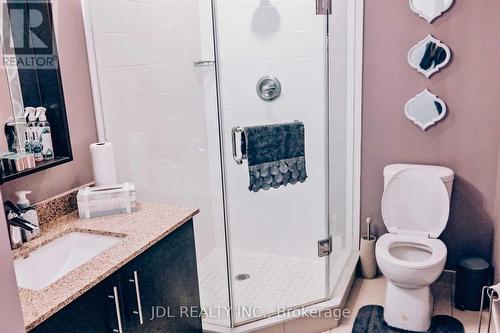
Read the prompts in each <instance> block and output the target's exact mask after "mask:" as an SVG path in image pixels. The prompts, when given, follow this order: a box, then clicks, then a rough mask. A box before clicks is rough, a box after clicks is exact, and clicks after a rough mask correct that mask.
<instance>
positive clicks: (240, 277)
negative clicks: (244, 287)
mask: <svg viewBox="0 0 500 333" xmlns="http://www.w3.org/2000/svg"><path fill="white" fill-rule="evenodd" d="M234 278H235V279H236V281H245V280H248V279H250V274H246V273H243V274H238V275H236V276H235V277H234Z"/></svg>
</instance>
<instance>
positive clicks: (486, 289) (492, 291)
mask: <svg viewBox="0 0 500 333" xmlns="http://www.w3.org/2000/svg"><path fill="white" fill-rule="evenodd" d="M492 287H493V286H484V287H483V290H482V291H481V310H479V327H478V333H481V326H482V325H481V324H482V321H483V304H484V295H485V294H486V295H488V297H489V299H490V303H489V312H490V314H489V317H488V330H487V331H486V332H488V333H489V332H490V330H491V314H492V312H493V301H495V300H498V299H499V298H500V295H498V293H497V292H496V290H495V289H493V288H492Z"/></svg>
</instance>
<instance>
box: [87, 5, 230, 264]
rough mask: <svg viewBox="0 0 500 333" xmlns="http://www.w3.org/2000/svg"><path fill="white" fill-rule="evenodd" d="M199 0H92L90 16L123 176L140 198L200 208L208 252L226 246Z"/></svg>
mask: <svg viewBox="0 0 500 333" xmlns="http://www.w3.org/2000/svg"><path fill="white" fill-rule="evenodd" d="M199 1H203V0H181V1H178V0H176V1H172V0H90V15H91V19H92V32H93V40H94V45H95V55H96V60H97V70H98V75H99V86H100V95H101V104H102V109H103V117H104V123H105V129H106V135H107V139H108V140H110V141H111V142H113V145H114V148H115V149H114V151H115V160H116V163H117V170H118V177H119V179H120V181H132V182H134V183H135V185H136V189H137V194H138V198H139V200H142V201H148V202H168V203H170V204H177V205H184V206H193V207H198V208H200V209H201V211H202V213H201V214H200V215H199V217H198V218H197V219H196V220H195V229H196V237H197V239H196V244H197V253H198V255H199V257H200V258H203V256H205V255H207V254H208V253H209V252H210V250H211V249H213V248H214V247H215V246H217V245H218V246H221V245H222V242H223V239H221V238H222V236H220V235H223V229H222V228H223V226H222V222H223V219H222V194H221V193H220V182H221V181H220V165H219V164H218V163H219V160H218V159H211V158H210V156H218V154H219V151H218V146H215V147H214V145H209V143H208V142H210V140H209V139H208V136H209V135H208V134H207V131H209V130H212V132H211V136H213V137H214V139H215V140H216V139H217V134H216V132H214V131H213V128H214V124H213V122H214V121H216V120H215V119H216V117H215V116H214V114H216V110H214V108H215V105H214V106H210V105H207V106H206V105H205V102H206V101H205V91H204V86H203V84H204V80H205V77H204V73H203V72H201V71H200V70H199V69H196V68H195V67H194V66H193V63H194V62H195V61H199V60H202V59H203V58H202V50H201V45H202V42H201V34H202V29H201V27H200V15H202V14H201V13H200V10H199ZM205 14H209V13H205ZM211 107H212V108H213V109H211ZM215 128H216V127H215ZM214 150H215V151H214ZM217 243H220V244H217ZM221 269H224V268H221Z"/></svg>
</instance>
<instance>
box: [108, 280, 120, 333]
mask: <svg viewBox="0 0 500 333" xmlns="http://www.w3.org/2000/svg"><path fill="white" fill-rule="evenodd" d="M108 297H109V298H111V299H114V300H115V309H116V321H117V322H118V329H114V330H113V332H116V333H122V332H123V329H122V315H121V313H120V312H121V311H120V301H119V299H118V288H117V287H113V295H110V296H108Z"/></svg>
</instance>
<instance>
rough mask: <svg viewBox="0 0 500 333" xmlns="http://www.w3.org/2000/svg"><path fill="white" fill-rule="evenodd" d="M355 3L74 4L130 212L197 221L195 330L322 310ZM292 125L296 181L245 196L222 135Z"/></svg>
mask: <svg viewBox="0 0 500 333" xmlns="http://www.w3.org/2000/svg"><path fill="white" fill-rule="evenodd" d="M319 2H321V1H319ZM323 2H324V1H323ZM357 2H359V1H354V2H350V1H347V0H338V1H336V0H334V1H333V14H332V15H318V14H317V12H316V1H314V0H239V1H235V0H211V1H210V0H183V1H156V0H144V1H132V0H120V1H118V0H83V1H82V3H83V8H84V11H85V25H86V29H87V39H88V51H89V59H90V63H91V72H92V73H91V74H92V84H93V90H94V98H95V108H96V120H97V125H98V130H99V135H100V139H101V140H106V141H111V142H112V143H113V146H114V151H115V159H116V163H117V171H118V176H119V179H120V180H121V181H131V182H134V183H135V184H136V188H137V195H138V197H139V199H140V200H142V201H152V202H160V203H165V204H173V205H184V206H192V207H199V208H200V211H201V212H200V215H199V216H197V217H196V218H195V233H196V243H197V259H198V275H199V284H200V294H201V302H202V306H203V309H204V323H207V324H212V325H219V326H225V327H235V326H240V325H243V324H246V323H250V322H254V321H256V320H259V319H262V318H265V317H268V316H273V315H276V314H278V313H283V312H286V311H288V310H291V309H296V308H300V307H304V306H308V305H311V304H316V303H320V302H323V301H326V300H328V299H330V297H331V295H332V290H333V288H334V287H335V286H336V284H337V281H338V280H339V278H340V276H341V274H342V272H343V270H344V266H345V263H346V262H347V259H348V258H349V256H350V255H351V254H352V252H353V250H354V246H355V245H354V244H355V243H354V241H353V240H355V239H357V236H356V235H355V234H356V228H355V227H354V224H355V223H353V221H355V219H356V218H357V215H356V210H357V208H356V203H355V200H354V199H353V198H355V195H356V189H355V186H356V181H355V178H356V168H355V163H354V161H355V159H356V156H355V155H356V147H355V145H356V135H357V134H356V132H355V126H354V124H355V117H356V116H357V115H356V112H355V102H354V95H355V93H354V74H353V73H355V72H356V69H355V61H354V58H355V57H354V41H353V40H351V39H350V36H354V33H355V31H356V27H355V25H356V22H355V19H354V17H355V15H354V13H355V11H356V3H357ZM358 5H359V4H358ZM294 120H299V121H301V122H302V123H303V124H304V127H305V144H306V147H305V151H306V163H307V169H308V170H307V171H308V179H307V180H306V181H305V182H304V183H299V184H296V185H293V186H287V187H281V188H278V189H273V188H271V189H269V190H267V191H259V192H252V191H250V190H249V189H248V182H249V174H248V166H247V163H246V162H245V161H243V163H242V164H240V163H236V161H235V159H234V158H233V157H234V155H236V157H238V156H239V155H240V153H241V152H240V151H239V145H240V141H239V140H240V136H239V135H238V133H234V131H233V129H234V128H242V127H248V126H255V125H270V124H280V123H287V122H292V121H294ZM233 133H234V136H233V135H232V134H233ZM356 223H357V222H356Z"/></svg>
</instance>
